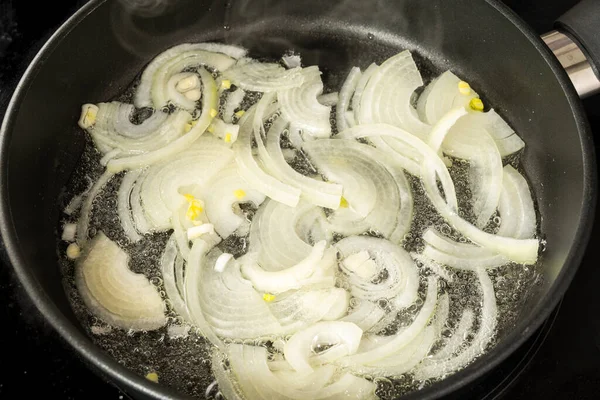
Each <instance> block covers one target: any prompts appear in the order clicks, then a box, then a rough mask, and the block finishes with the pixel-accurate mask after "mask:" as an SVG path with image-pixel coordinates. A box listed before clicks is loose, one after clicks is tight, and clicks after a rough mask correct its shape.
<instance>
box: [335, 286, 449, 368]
mask: <svg viewBox="0 0 600 400" xmlns="http://www.w3.org/2000/svg"><path fill="white" fill-rule="evenodd" d="M437 292H438V284H437V278H434V277H429V278H428V280H427V295H426V298H425V302H424V303H423V306H422V307H421V310H420V311H419V313H418V314H417V316H416V317H415V319H414V320H413V322H412V324H411V325H409V326H408V327H406V328H405V329H403V330H401V331H400V332H399V333H398V334H396V335H395V336H394V337H393V339H390V340H387V341H385V342H384V343H382V344H381V345H380V346H377V347H375V348H373V349H370V350H367V351H364V352H359V353H357V354H355V355H351V356H347V357H344V358H342V359H340V360H338V361H336V363H337V364H339V365H341V366H344V367H350V368H355V367H357V366H359V365H367V366H368V365H372V366H377V365H376V363H377V362H380V361H382V360H385V359H396V358H395V355H396V353H398V352H399V351H401V350H402V349H403V348H404V347H405V346H407V345H409V344H410V343H411V342H413V340H415V339H416V338H417V337H418V336H419V335H421V334H422V333H423V330H424V329H425V327H426V326H427V324H428V323H429V321H430V319H431V318H432V316H433V314H434V311H435V308H436V303H437V297H438V296H437Z"/></svg>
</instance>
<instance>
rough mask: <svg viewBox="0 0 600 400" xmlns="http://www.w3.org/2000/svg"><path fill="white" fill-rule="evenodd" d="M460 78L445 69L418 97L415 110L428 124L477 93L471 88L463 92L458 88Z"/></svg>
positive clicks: (466, 103) (465, 103) (464, 104)
mask: <svg viewBox="0 0 600 400" xmlns="http://www.w3.org/2000/svg"><path fill="white" fill-rule="evenodd" d="M460 82H461V80H460V78H458V77H457V76H456V75H454V74H453V73H452V72H451V71H446V72H444V73H443V74H442V75H440V76H439V77H437V78H436V79H434V80H433V81H432V82H431V83H430V84H429V85H427V87H426V88H425V90H424V91H423V93H422V94H421V96H420V97H419V102H418V104H417V111H418V113H419V116H420V117H421V119H422V120H423V121H425V122H427V123H428V124H431V125H433V124H435V123H437V122H438V121H439V120H440V119H441V118H442V117H443V116H444V115H445V114H446V113H448V112H449V111H450V110H453V109H455V108H464V107H466V106H468V105H469V102H470V101H471V100H472V99H474V98H478V97H479V95H478V94H477V93H476V92H475V91H474V90H473V89H471V88H469V87H467V91H466V92H465V93H464V94H463V93H461V91H460V89H459V83H460Z"/></svg>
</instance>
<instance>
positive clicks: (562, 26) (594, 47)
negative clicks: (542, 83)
mask: <svg viewBox="0 0 600 400" xmlns="http://www.w3.org/2000/svg"><path fill="white" fill-rule="evenodd" d="M556 28H557V30H556V31H552V32H549V33H547V34H545V35H543V36H542V39H543V40H544V42H546V44H547V45H548V47H550V50H552V52H553V53H554V54H555V55H556V57H557V58H558V60H559V61H560V63H561V64H562V66H563V67H564V68H565V70H566V71H567V74H569V77H570V78H571V81H572V82H573V85H574V86H575V89H576V90H577V93H579V96H581V98H586V97H589V96H591V95H593V94H596V93H600V1H599V0H582V1H581V2H579V4H577V5H576V6H575V7H573V8H572V9H571V10H569V11H568V12H567V13H565V14H564V15H563V16H562V17H560V18H559V19H558V21H557V22H556Z"/></svg>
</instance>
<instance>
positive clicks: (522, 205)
mask: <svg viewBox="0 0 600 400" xmlns="http://www.w3.org/2000/svg"><path fill="white" fill-rule="evenodd" d="M498 211H499V212H500V216H501V217H502V222H501V224H500V229H499V230H498V235H501V236H508V237H514V238H517V239H529V238H532V237H534V235H535V232H536V227H537V220H536V214H535V207H534V205H533V198H532V196H531V191H530V189H529V185H528V184H527V180H526V179H525V178H524V177H523V176H522V175H521V174H520V173H519V172H518V171H517V170H516V169H514V168H513V167H511V166H510V165H507V166H506V167H504V185H503V191H502V194H501V195H500V203H499V205H498Z"/></svg>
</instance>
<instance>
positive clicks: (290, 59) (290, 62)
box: [281, 53, 302, 68]
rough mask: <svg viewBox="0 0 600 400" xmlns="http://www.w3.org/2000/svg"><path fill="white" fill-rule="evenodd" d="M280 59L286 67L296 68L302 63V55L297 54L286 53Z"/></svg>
mask: <svg viewBox="0 0 600 400" xmlns="http://www.w3.org/2000/svg"><path fill="white" fill-rule="evenodd" d="M281 61H283V64H284V65H285V66H286V68H296V67H300V66H301V65H302V57H300V55H299V54H293V53H292V54H286V55H284V56H283V57H281Z"/></svg>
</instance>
